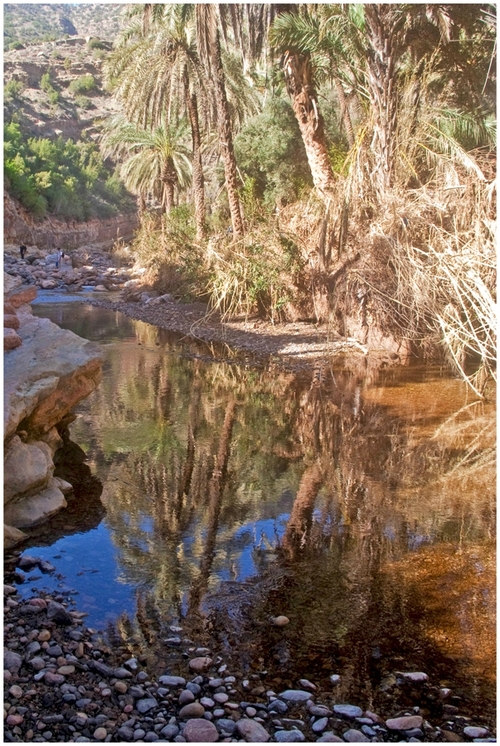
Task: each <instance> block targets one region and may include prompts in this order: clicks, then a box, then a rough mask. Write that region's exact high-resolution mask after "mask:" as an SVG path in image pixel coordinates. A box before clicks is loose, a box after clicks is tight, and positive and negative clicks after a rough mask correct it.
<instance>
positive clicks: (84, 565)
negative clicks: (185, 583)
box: [18, 514, 289, 628]
mask: <svg viewBox="0 0 500 746" xmlns="http://www.w3.org/2000/svg"><path fill="white" fill-rule="evenodd" d="M288 518H289V515H288V514H282V515H280V516H279V517H278V518H277V519H274V518H269V519H264V520H258V521H252V522H251V523H248V524H245V525H244V526H242V527H241V528H239V529H238V530H237V531H236V532H235V534H234V536H233V537H232V539H231V540H230V541H229V542H228V543H227V544H226V551H227V554H226V556H225V557H224V559H223V560H222V561H221V562H218V561H217V557H216V560H215V563H214V567H213V574H214V575H215V578H216V579H217V580H220V581H224V580H238V581H244V580H246V579H248V578H250V577H252V576H254V575H255V574H256V573H257V572H258V570H259V569H262V568H261V567H260V568H258V567H257V566H256V564H255V559H256V557H258V558H259V559H261V558H262V557H264V561H265V560H267V561H269V560H270V561H272V549H273V548H274V547H275V546H276V543H277V540H279V539H281V538H282V536H283V534H284V531H285V527H286V523H287V521H288ZM140 526H141V530H142V531H144V532H145V533H150V532H152V531H153V529H154V522H153V520H152V519H151V518H150V517H149V516H146V515H142V516H141V524H140ZM135 543H138V544H139V546H140V547H141V549H143V551H145V552H147V551H148V547H147V543H146V541H144V542H137V541H136V542H135ZM194 545H195V540H194V537H193V536H188V537H186V538H185V539H184V541H183V542H182V546H183V554H184V557H185V558H186V559H187V560H191V561H195V562H198V559H197V558H195V557H194V554H193V550H194ZM25 554H27V555H30V556H33V557H39V558H40V559H43V560H47V561H49V562H51V563H52V564H53V565H54V566H55V567H56V571H55V572H54V573H52V574H41V573H40V572H39V570H38V569H34V570H31V571H30V572H29V573H26V581H25V582H24V583H22V584H20V585H19V586H18V588H19V592H20V593H21V595H22V596H24V597H30V596H32V595H35V594H36V593H37V592H39V591H41V590H47V591H48V592H50V593H53V594H57V593H63V592H67V591H74V593H71V596H72V597H74V600H75V602H76V607H77V608H78V610H79V611H84V612H87V614H88V616H87V617H86V618H85V623H86V624H87V625H88V626H90V627H94V628H102V627H103V626H105V624H106V622H107V621H108V620H112V619H114V618H116V616H117V615H119V614H120V613H121V612H122V611H125V612H127V614H128V615H129V616H133V615H134V614H135V590H136V588H137V582H136V580H137V579H136V578H134V580H131V579H130V578H129V577H128V575H127V572H126V569H125V568H124V566H123V563H122V562H120V551H119V550H118V549H117V548H116V546H115V545H114V544H113V542H112V539H111V534H110V532H109V529H108V527H107V526H106V524H105V523H104V522H103V523H101V524H100V525H99V526H98V527H97V528H95V529H92V530H91V531H88V532H87V533H79V534H72V535H71V536H67V537H64V538H62V539H59V540H58V541H56V542H55V543H54V544H53V545H52V546H49V547H47V546H33V547H30V548H29V549H27V550H26V552H25ZM232 556H237V565H236V569H235V568H233V567H229V566H228V563H227V557H232ZM56 575H63V576H64V577H63V578H62V579H61V578H60V577H59V578H58V577H56ZM29 577H33V578H34V580H32V581H30V580H28V578H29ZM143 582H144V586H146V584H148V582H154V578H150V577H148V576H147V575H145V576H144V577H143ZM144 586H143V587H144ZM35 589H36V590H35ZM181 591H182V592H184V593H186V592H188V591H189V589H188V588H183V589H181Z"/></svg>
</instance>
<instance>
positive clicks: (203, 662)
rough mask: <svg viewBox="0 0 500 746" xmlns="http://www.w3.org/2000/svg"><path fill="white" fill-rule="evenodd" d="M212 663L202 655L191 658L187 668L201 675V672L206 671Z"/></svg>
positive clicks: (210, 659)
mask: <svg viewBox="0 0 500 746" xmlns="http://www.w3.org/2000/svg"><path fill="white" fill-rule="evenodd" d="M212 663H213V660H212V658H209V657H208V656H206V655H202V656H198V657H196V658H192V659H191V660H190V661H189V668H190V670H191V671H194V673H202V672H203V671H207V670H208V669H209V668H210V666H211V665H212Z"/></svg>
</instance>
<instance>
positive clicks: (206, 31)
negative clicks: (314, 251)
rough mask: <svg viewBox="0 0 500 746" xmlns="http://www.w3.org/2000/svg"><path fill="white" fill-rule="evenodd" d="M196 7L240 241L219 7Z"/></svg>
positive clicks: (199, 40) (240, 218) (198, 33)
mask: <svg viewBox="0 0 500 746" xmlns="http://www.w3.org/2000/svg"><path fill="white" fill-rule="evenodd" d="M194 8H195V14H196V36H197V43H198V52H199V54H200V57H201V59H202V60H203V62H204V63H205V65H206V68H207V70H208V72H209V75H210V76H211V79H212V82H213V85H214V88H215V101H216V108H217V131H218V135H219V145H220V148H221V152H222V159H223V162H224V174H225V178H226V190H227V196H228V200H229V211H230V214H231V223H232V227H233V234H234V237H235V238H241V237H242V236H243V233H244V228H243V209H242V206H241V200H240V197H239V194H238V172H237V168H236V159H235V156H234V147H233V131H232V124H231V116H230V112H229V105H228V100H227V94H226V83H225V76H224V68H223V65H222V52H221V43H220V31H219V22H220V13H219V6H217V5H212V4H206V3H204V4H198V5H195V6H194Z"/></svg>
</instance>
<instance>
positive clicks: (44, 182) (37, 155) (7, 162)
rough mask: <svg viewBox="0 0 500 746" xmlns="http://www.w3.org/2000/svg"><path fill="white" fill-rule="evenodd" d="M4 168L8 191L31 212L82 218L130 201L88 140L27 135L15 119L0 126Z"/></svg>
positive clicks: (105, 214) (115, 209) (127, 206)
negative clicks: (30, 136)
mask: <svg viewBox="0 0 500 746" xmlns="http://www.w3.org/2000/svg"><path fill="white" fill-rule="evenodd" d="M4 173H5V180H6V185H7V187H8V189H9V190H10V192H11V194H12V195H13V196H14V197H17V199H19V200H20V202H21V203H22V204H23V205H24V206H25V207H26V208H27V209H28V210H30V211H32V212H34V213H35V214H36V215H44V214H45V213H46V212H50V213H51V214H54V215H58V216H60V217H65V218H74V219H76V220H87V219H89V218H91V217H94V216H97V217H108V216H110V215H113V214H116V213H117V212H118V210H119V209H124V210H125V209H131V207H132V205H133V202H132V200H131V198H130V196H129V195H128V193H127V192H126V191H125V189H123V188H122V191H120V189H119V187H118V185H116V184H115V183H114V182H113V181H112V182H111V183H108V182H109V180H110V178H112V177H111V174H110V172H109V171H108V169H107V168H106V167H105V166H104V163H103V160H102V157H101V155H100V153H99V150H98V148H97V145H96V144H95V143H93V142H78V143H74V142H73V141H72V140H64V139H63V138H62V137H59V138H57V139H55V140H49V139H48V138H29V139H28V140H26V139H25V138H24V137H23V135H22V133H21V129H20V127H19V125H18V124H16V123H14V122H10V123H9V124H8V125H6V126H5V128H4Z"/></svg>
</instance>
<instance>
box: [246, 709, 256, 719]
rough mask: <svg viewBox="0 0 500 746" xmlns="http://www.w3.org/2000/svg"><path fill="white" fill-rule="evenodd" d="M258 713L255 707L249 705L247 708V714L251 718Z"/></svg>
mask: <svg viewBox="0 0 500 746" xmlns="http://www.w3.org/2000/svg"><path fill="white" fill-rule="evenodd" d="M256 714H257V710H256V709H255V707H247V708H246V709H245V715H248V717H249V718H254V717H255V716H256Z"/></svg>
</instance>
